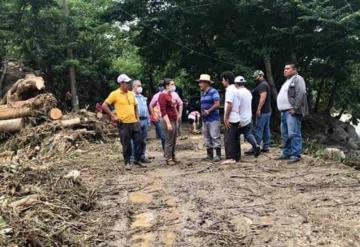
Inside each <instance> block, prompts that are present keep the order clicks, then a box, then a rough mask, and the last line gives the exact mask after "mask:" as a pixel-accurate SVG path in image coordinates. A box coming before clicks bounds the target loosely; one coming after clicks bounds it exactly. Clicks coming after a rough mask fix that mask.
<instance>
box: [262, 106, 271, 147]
mask: <svg viewBox="0 0 360 247" xmlns="http://www.w3.org/2000/svg"><path fill="white" fill-rule="evenodd" d="M264 115H265V118H266V121H265V126H264V132H263V147H262V149H263V151H268V150H269V149H270V139H271V130H270V120H271V112H269V113H265V114H264Z"/></svg>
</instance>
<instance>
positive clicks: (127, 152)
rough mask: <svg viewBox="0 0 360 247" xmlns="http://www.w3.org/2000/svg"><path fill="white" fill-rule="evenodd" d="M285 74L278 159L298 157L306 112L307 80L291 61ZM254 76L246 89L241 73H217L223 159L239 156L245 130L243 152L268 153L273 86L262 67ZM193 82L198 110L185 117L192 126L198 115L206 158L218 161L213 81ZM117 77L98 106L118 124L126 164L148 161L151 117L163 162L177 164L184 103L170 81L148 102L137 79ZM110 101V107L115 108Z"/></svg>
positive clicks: (216, 99)
mask: <svg viewBox="0 0 360 247" xmlns="http://www.w3.org/2000/svg"><path fill="white" fill-rule="evenodd" d="M284 76H285V78H286V79H287V80H286V82H285V83H284V84H283V85H282V87H281V90H280V92H279V94H278V96H277V108H278V110H279V112H280V113H281V135H282V139H283V149H282V153H281V155H280V156H279V157H278V159H281V160H288V162H289V163H295V162H297V161H299V160H300V159H301V153H302V137H301V118H302V117H303V116H304V115H306V114H307V113H308V109H307V95H306V85H305V81H304V79H303V78H302V77H301V76H300V75H299V74H298V72H297V68H296V65H295V64H293V63H289V64H286V66H285V68H284ZM253 78H254V80H255V81H256V87H255V88H254V89H253V90H252V92H250V91H249V90H248V89H247V88H246V83H247V82H246V79H245V78H244V77H243V76H234V74H233V73H232V72H224V73H222V74H221V76H220V79H221V82H222V84H223V86H224V87H225V89H226V92H225V106H224V116H223V122H224V127H225V129H224V146H225V160H224V161H223V164H229V163H236V162H238V161H240V159H241V146H240V136H241V135H244V138H245V139H246V140H247V141H248V142H249V143H250V144H251V146H252V147H251V149H250V150H248V151H246V152H245V154H246V155H254V156H255V157H258V156H259V155H260V154H261V152H269V149H270V137H271V131H270V118H271V113H272V110H271V98H272V89H271V86H270V85H269V83H268V82H267V81H266V80H265V74H264V72H262V71H261V70H257V71H255V73H254V75H253ZM196 81H197V82H198V84H199V88H200V91H201V96H200V98H201V99H200V105H201V106H200V108H201V110H200V113H199V112H195V111H194V112H191V113H190V114H189V119H190V120H192V123H195V124H196V125H194V129H195V127H197V124H198V121H199V119H200V118H201V120H202V134H203V138H204V144H205V147H206V150H207V156H206V159H207V160H209V161H210V160H211V161H221V160H222V156H221V146H222V142H221V131H220V128H221V121H220V120H221V115H220V106H221V97H220V94H219V92H218V90H216V89H215V88H213V87H212V84H213V81H212V80H211V76H210V75H207V74H202V75H201V76H200V78H199V79H198V80H196ZM117 82H118V83H119V89H117V90H115V91H113V92H112V93H111V94H110V95H109V96H108V98H107V99H106V100H105V102H104V103H103V104H102V108H103V110H104V111H105V112H106V113H107V114H109V116H110V117H111V120H112V121H113V122H115V123H117V125H118V128H119V134H120V139H121V144H122V147H123V156H124V162H125V169H126V170H130V169H131V168H132V164H134V165H138V166H140V167H146V163H150V161H149V159H148V158H147V157H146V139H147V131H148V127H149V126H150V123H151V122H152V123H153V124H154V125H155V128H156V133H157V136H158V137H159V138H160V139H161V145H162V148H163V150H164V157H165V160H166V164H167V165H175V164H176V163H178V162H179V160H178V159H177V158H176V139H177V132H178V129H179V126H180V122H181V117H182V112H183V105H184V104H183V101H182V100H181V98H180V97H179V95H178V94H177V93H176V85H175V81H174V80H173V79H167V78H166V79H163V80H162V81H161V83H160V87H159V92H158V93H157V94H155V95H154V96H153V98H152V100H151V102H150V103H149V105H148V104H147V99H146V98H145V97H144V96H143V95H142V91H143V88H142V85H141V81H139V80H132V79H131V78H129V77H128V76H127V75H125V74H121V75H120V76H119V77H118V79H117ZM130 88H132V90H131V91H130ZM111 106H113V107H114V109H115V110H114V111H112V109H111Z"/></svg>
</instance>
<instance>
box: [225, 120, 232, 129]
mask: <svg viewBox="0 0 360 247" xmlns="http://www.w3.org/2000/svg"><path fill="white" fill-rule="evenodd" d="M224 124H225V128H226V129H230V127H231V125H230V121H229V119H224Z"/></svg>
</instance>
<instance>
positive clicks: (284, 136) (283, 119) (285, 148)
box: [280, 112, 291, 158]
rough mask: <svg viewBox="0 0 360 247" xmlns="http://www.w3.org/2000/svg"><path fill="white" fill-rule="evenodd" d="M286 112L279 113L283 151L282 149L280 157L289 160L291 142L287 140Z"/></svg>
mask: <svg viewBox="0 0 360 247" xmlns="http://www.w3.org/2000/svg"><path fill="white" fill-rule="evenodd" d="M288 115H289V113H288V112H282V113H281V126H280V130H281V139H282V141H283V149H282V156H283V157H284V158H290V156H291V140H290V138H289V132H288V131H289V130H288V121H287V118H288Z"/></svg>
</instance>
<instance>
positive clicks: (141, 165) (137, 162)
mask: <svg viewBox="0 0 360 247" xmlns="http://www.w3.org/2000/svg"><path fill="white" fill-rule="evenodd" d="M134 165H137V166H140V167H142V168H146V167H147V165H145V164H143V163H141V161H134Z"/></svg>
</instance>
